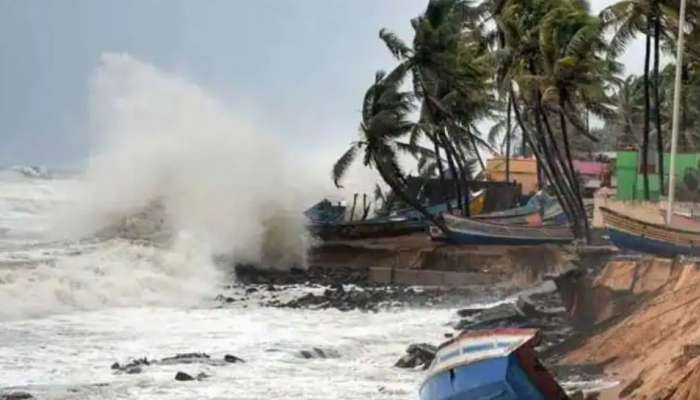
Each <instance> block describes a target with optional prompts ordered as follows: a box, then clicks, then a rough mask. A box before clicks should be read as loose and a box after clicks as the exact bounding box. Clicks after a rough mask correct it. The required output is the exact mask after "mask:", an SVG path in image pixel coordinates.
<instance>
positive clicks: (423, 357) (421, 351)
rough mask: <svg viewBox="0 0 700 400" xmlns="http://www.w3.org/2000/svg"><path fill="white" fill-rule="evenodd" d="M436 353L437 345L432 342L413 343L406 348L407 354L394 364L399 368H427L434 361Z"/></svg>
mask: <svg viewBox="0 0 700 400" xmlns="http://www.w3.org/2000/svg"><path fill="white" fill-rule="evenodd" d="M435 353H437V347H435V346H433V345H431V344H427V343H416V344H412V345H410V346H408V349H406V355H404V356H403V357H401V358H400V359H399V360H398V361H397V362H396V364H394V366H395V367H398V368H416V367H422V368H423V369H427V368H428V367H429V366H430V363H432V362H433V359H435Z"/></svg>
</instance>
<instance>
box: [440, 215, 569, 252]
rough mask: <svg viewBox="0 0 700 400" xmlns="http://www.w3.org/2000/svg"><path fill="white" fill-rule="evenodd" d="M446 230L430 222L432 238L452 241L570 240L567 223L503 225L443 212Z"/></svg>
mask: <svg viewBox="0 0 700 400" xmlns="http://www.w3.org/2000/svg"><path fill="white" fill-rule="evenodd" d="M442 218H443V220H444V223H445V228H446V232H444V235H443V232H441V231H440V228H438V227H434V226H431V227H430V233H431V236H432V237H434V238H444V239H445V240H447V241H448V242H452V243H455V244H469V245H510V246H529V245H539V244H567V243H571V242H572V241H573V240H574V236H573V235H572V233H571V229H569V227H568V226H527V225H504V224H499V223H493V222H488V221H479V220H473V219H468V218H462V217H457V216H454V215H450V214H443V215H442Z"/></svg>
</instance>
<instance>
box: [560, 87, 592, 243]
mask: <svg viewBox="0 0 700 400" xmlns="http://www.w3.org/2000/svg"><path fill="white" fill-rule="evenodd" d="M564 106H565V101H564V93H563V91H560V93H559V107H560V108H561V110H559V123H560V124H561V135H562V138H563V139H564V151H565V152H566V161H567V163H568V164H569V172H570V173H571V174H572V175H571V179H572V182H573V184H574V190H575V192H576V199H577V200H578V206H579V207H580V211H581V213H582V215H583V229H584V232H585V234H586V243H588V244H590V243H591V227H590V226H589V224H588V215H587V214H586V206H585V205H584V204H583V196H582V195H581V188H580V187H579V184H578V179H576V171H575V170H574V161H573V158H572V157H571V145H570V143H569V130H568V126H567V123H566V117H565V116H564Z"/></svg>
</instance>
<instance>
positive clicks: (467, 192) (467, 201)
mask: <svg viewBox="0 0 700 400" xmlns="http://www.w3.org/2000/svg"><path fill="white" fill-rule="evenodd" d="M452 146H453V147H454V150H455V152H456V153H459V157H456V159H457V166H458V167H459V178H460V179H461V181H462V184H463V185H464V186H463V187H464V216H465V217H467V218H469V217H471V209H470V205H471V187H470V185H469V181H468V180H467V167H466V158H465V156H464V151H463V150H462V149H461V148H460V146H459V144H456V143H453V144H452Z"/></svg>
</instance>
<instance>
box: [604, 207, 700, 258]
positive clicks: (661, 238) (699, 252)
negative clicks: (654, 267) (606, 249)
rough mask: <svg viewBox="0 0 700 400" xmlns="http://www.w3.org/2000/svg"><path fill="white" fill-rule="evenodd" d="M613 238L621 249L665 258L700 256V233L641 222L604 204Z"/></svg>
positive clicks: (612, 240) (605, 218)
mask: <svg viewBox="0 0 700 400" xmlns="http://www.w3.org/2000/svg"><path fill="white" fill-rule="evenodd" d="M600 211H601V212H602V213H603V223H604V224H605V227H606V229H607V231H608V235H609V236H610V241H611V242H612V243H613V244H614V245H615V246H616V247H618V248H620V249H622V250H631V251H636V252H641V253H647V254H653V255H657V256H662V257H675V256H677V255H686V256H692V257H700V232H696V231H688V230H683V229H678V228H672V227H670V226H666V225H660V224H655V223H651V222H646V221H642V220H639V219H636V218H632V217H630V216H627V215H623V214H621V213H619V212H616V211H613V210H610V209H608V208H605V207H601V208H600Z"/></svg>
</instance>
